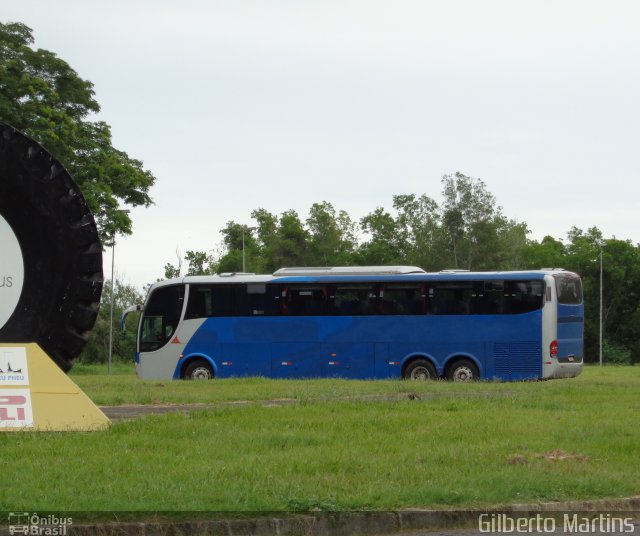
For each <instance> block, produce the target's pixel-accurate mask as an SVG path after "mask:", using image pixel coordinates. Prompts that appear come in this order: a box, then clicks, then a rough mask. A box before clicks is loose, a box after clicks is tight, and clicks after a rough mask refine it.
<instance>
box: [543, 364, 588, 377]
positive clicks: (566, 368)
mask: <svg viewBox="0 0 640 536" xmlns="http://www.w3.org/2000/svg"><path fill="white" fill-rule="evenodd" d="M581 373H582V363H554V364H553V365H551V366H550V365H546V366H545V371H544V378H575V377H576V376H579V375H580V374H581Z"/></svg>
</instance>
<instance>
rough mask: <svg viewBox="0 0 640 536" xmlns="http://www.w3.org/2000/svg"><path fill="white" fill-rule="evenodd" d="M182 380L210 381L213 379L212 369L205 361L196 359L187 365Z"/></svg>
mask: <svg viewBox="0 0 640 536" xmlns="http://www.w3.org/2000/svg"><path fill="white" fill-rule="evenodd" d="M183 378H184V379H185V380H211V379H213V369H212V368H211V365H210V364H209V363H208V362H207V361H204V360H203V359H198V360H196V361H192V362H191V363H189V364H188V365H187V368H186V369H184V376H183Z"/></svg>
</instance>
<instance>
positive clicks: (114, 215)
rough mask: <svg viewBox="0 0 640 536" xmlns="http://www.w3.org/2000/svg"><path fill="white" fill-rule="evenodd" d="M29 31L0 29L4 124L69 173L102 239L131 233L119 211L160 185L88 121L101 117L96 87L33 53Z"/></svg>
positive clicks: (98, 124) (100, 125)
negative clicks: (27, 137)
mask: <svg viewBox="0 0 640 536" xmlns="http://www.w3.org/2000/svg"><path fill="white" fill-rule="evenodd" d="M33 42H34V39H33V35H32V32H31V29H30V28H28V27H27V26H25V25H24V24H21V23H8V24H2V23H0V120H2V121H4V122H6V123H8V124H10V125H12V126H13V127H15V128H17V129H19V130H22V131H24V132H25V133H27V134H28V135H30V136H31V137H33V138H34V139H35V140H37V141H38V142H40V143H41V144H42V145H43V146H44V147H46V148H47V150H48V151H50V152H51V153H52V154H53V155H54V156H55V157H56V158H58V160H60V162H62V164H63V165H64V166H65V167H66V168H67V169H68V170H69V172H70V173H71V175H72V176H73V177H74V179H75V181H76V182H77V183H78V186H80V188H81V190H82V192H83V194H84V196H85V198H86V200H87V203H88V204H89V206H90V208H91V210H92V212H93V214H94V216H95V217H96V221H97V223H98V227H99V229H100V233H101V236H102V238H103V240H105V239H106V240H110V239H112V237H113V236H115V235H116V234H117V233H120V234H130V233H131V219H130V218H129V216H128V215H127V214H126V213H124V212H123V211H121V210H119V206H120V204H121V203H122V204H124V205H127V206H130V207H135V206H149V205H150V204H151V203H152V200H151V197H150V196H149V189H150V188H151V186H153V184H154V182H155V177H154V176H153V175H152V174H151V172H149V171H147V170H145V169H144V168H143V165H142V162H140V161H139V160H135V159H133V158H130V157H129V156H128V155H127V153H125V152H123V151H121V150H118V149H116V148H114V147H113V145H112V141H111V128H110V127H109V125H108V124H107V123H105V122H103V121H90V120H89V118H90V117H91V116H92V115H93V114H95V113H97V112H98V111H100V106H99V104H98V102H97V101H96V100H95V98H94V96H95V95H94V91H93V84H92V83H91V82H89V81H87V80H83V79H82V78H80V76H78V73H76V72H75V71H74V70H73V69H72V68H71V67H70V66H69V64H68V63H66V62H65V61H64V60H62V59H61V58H58V57H57V56H56V55H55V54H54V53H52V52H49V51H48V50H42V49H37V50H34V49H33V48H32V45H33Z"/></svg>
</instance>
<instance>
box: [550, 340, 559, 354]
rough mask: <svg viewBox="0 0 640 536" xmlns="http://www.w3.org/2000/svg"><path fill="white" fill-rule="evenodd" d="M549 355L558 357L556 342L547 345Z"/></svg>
mask: <svg viewBox="0 0 640 536" xmlns="http://www.w3.org/2000/svg"><path fill="white" fill-rule="evenodd" d="M549 355H550V356H551V357H558V341H552V342H551V344H550V345H549Z"/></svg>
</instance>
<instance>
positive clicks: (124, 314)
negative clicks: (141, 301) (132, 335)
mask: <svg viewBox="0 0 640 536" xmlns="http://www.w3.org/2000/svg"><path fill="white" fill-rule="evenodd" d="M136 311H142V305H132V306H130V307H127V308H126V309H125V310H124V311H122V316H121V317H120V330H121V331H122V333H123V334H124V332H125V331H126V329H125V325H124V323H125V320H126V319H127V315H128V314H129V313H135V312H136Z"/></svg>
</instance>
